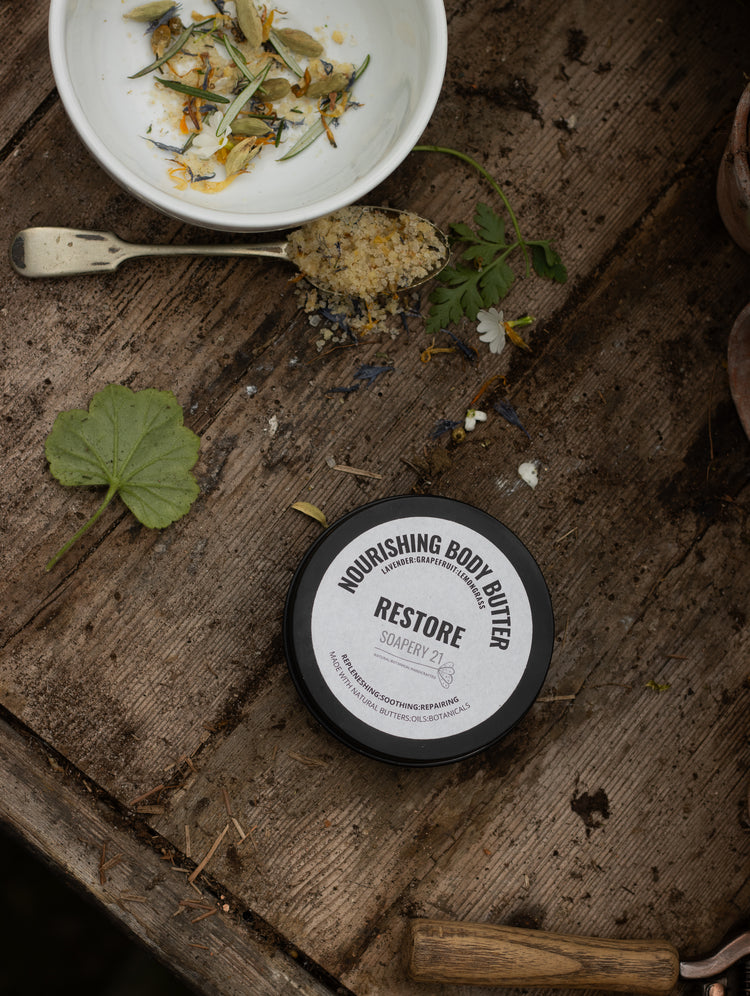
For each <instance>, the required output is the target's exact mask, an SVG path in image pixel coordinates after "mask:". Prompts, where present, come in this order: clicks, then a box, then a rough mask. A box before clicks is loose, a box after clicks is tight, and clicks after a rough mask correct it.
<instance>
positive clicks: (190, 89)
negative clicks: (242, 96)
mask: <svg viewBox="0 0 750 996" xmlns="http://www.w3.org/2000/svg"><path fill="white" fill-rule="evenodd" d="M155 79H156V82H157V83H161V85H162V86H165V87H167V88H168V89H169V90H176V91H177V92H178V93H184V94H187V96H189V97H202V98H203V99H204V100H213V101H215V102H216V103H217V104H228V103H229V97H225V96H224V95H223V94H221V93H214V92H213V91H212V90H201V88H200V87H198V86H188V84H187V83H180V82H179V81H178V80H165V79H162V77H161V76H157V77H155Z"/></svg>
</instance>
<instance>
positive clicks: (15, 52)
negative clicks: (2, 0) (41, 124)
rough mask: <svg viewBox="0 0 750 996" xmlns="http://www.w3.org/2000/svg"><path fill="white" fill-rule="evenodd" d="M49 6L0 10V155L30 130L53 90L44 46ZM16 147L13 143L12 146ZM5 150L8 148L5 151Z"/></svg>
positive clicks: (9, 150)
mask: <svg viewBox="0 0 750 996" xmlns="http://www.w3.org/2000/svg"><path fill="white" fill-rule="evenodd" d="M48 9H49V3H48V2H42V3H33V4H25V5H24V6H22V7H21V6H19V5H18V4H11V3H6V4H3V5H2V7H0V32H2V37H3V38H5V39H6V40H7V41H6V47H5V49H6V57H5V58H4V59H3V61H2V65H1V66H0V88H1V90H2V94H3V116H2V121H0V153H1V152H2V151H3V150H5V152H6V154H8V153H10V154H13V155H19V154H20V153H18V152H15V151H13V152H11V148H10V146H8V143H11V140H12V139H14V137H16V140H17V133H18V132H19V130H20V131H22V132H23V131H25V130H27V129H29V128H31V127H33V122H34V121H35V119H36V117H37V115H38V114H42V113H43V111H44V108H45V106H46V105H47V103H48V101H49V100H50V98H51V95H52V94H53V90H54V85H55V84H54V79H53V76H52V68H51V66H50V62H49V56H48V46H47V12H48ZM13 144H15V143H13ZM6 146H8V148H6Z"/></svg>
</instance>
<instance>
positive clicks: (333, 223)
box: [10, 206, 449, 298]
mask: <svg viewBox="0 0 750 996" xmlns="http://www.w3.org/2000/svg"><path fill="white" fill-rule="evenodd" d="M448 254H449V248H448V239H447V237H446V236H445V235H444V233H443V232H441V231H440V229H438V228H436V227H435V226H434V225H433V224H432V223H431V222H429V221H426V220H425V219H424V218H420V217H419V216H418V215H416V214H412V213H411V212H409V211H399V210H396V209H395V208H381V207H362V206H357V207H348V208H342V209H341V210H340V211H337V212H335V213H334V214H330V215H326V216H325V217H323V218H318V219H316V220H315V221H311V222H308V223H307V224H306V225H303V226H302V227H301V228H298V229H296V230H295V231H293V232H291V233H290V235H289V236H288V237H287V238H286V239H284V240H283V241H278V242H264V243H256V244H252V243H251V244H244V245H241V244H239V243H238V244H236V245H234V244H231V243H229V244H225V245H135V244H133V243H129V242H124V241H123V240H122V239H120V238H118V237H117V236H116V235H114V234H113V233H112V232H97V231H86V230H81V229H75V228H25V229H23V230H22V231H20V232H18V233H17V234H16V235H15V236H14V238H13V240H12V242H11V245H10V262H11V265H12V266H13V269H14V270H15V271H16V272H17V273H19V274H21V276H24V277H67V276H74V275H80V274H87V273H102V272H111V271H112V270H116V269H117V268H118V266H119V265H120V263H122V262H124V261H125V260H126V259H133V258H134V257H138V256H266V257H269V258H271V259H282V260H286V261H287V262H290V263H292V264H294V265H295V266H296V267H297V269H298V270H299V271H300V273H301V274H302V276H304V277H305V278H306V279H307V280H308V281H309V282H310V283H311V284H313V286H315V287H318V288H319V289H320V290H323V291H325V292H327V293H332V294H334V295H348V296H351V297H360V298H362V297H364V298H374V297H376V296H378V295H379V294H388V293H395V292H397V291H404V290H409V289H410V288H411V287H416V286H418V285H419V284H422V283H424V282H425V281H427V280H430V279H431V278H432V277H435V276H437V274H438V273H440V271H441V270H442V269H443V267H444V266H445V265H446V263H447V262H448Z"/></svg>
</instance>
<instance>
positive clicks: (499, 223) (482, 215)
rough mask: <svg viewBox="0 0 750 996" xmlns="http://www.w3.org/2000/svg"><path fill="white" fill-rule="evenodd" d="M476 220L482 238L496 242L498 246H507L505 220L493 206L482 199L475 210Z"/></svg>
mask: <svg viewBox="0 0 750 996" xmlns="http://www.w3.org/2000/svg"><path fill="white" fill-rule="evenodd" d="M474 221H475V222H476V225H477V231H478V233H479V237H480V238H482V239H485V240H486V241H487V242H494V243H495V245H497V246H498V247H504V246H505V222H504V221H503V219H502V218H500V217H498V216H497V215H496V214H495V212H494V211H493V210H492V208H491V207H488V206H487V204H483V203H482V202H481V201H480V202H479V204H477V207H476V210H475V212H474Z"/></svg>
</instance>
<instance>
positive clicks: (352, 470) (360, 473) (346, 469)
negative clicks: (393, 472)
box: [332, 463, 383, 481]
mask: <svg viewBox="0 0 750 996" xmlns="http://www.w3.org/2000/svg"><path fill="white" fill-rule="evenodd" d="M332 469H333V470H339V471H341V472H342V473H343V474H356V476H357V477H372V478H373V479H374V480H376V481H382V480H383V475H382V474H376V473H375V471H374V470H360V469H359V468H358V467H350V466H349V465H348V464H345V463H337V464H336V465H335V466H334V467H333V468H332Z"/></svg>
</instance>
